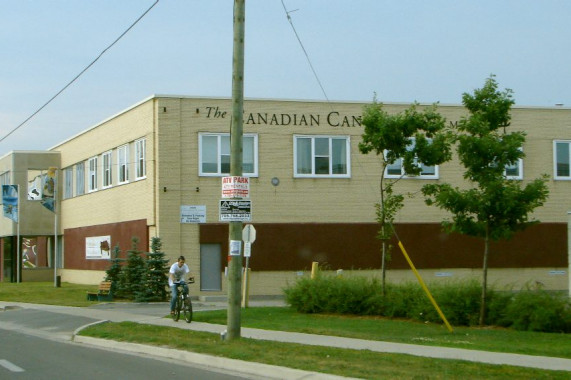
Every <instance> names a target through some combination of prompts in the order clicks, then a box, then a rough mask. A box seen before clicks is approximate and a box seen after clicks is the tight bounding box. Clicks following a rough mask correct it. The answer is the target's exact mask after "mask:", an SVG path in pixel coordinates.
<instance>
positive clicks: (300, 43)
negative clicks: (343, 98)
mask: <svg viewBox="0 0 571 380" xmlns="http://www.w3.org/2000/svg"><path fill="white" fill-rule="evenodd" d="M281 1H282V6H283V7H284V12H285V13H286V16H287V19H288V21H289V23H290V25H291V28H292V29H293V32H294V34H295V36H296V38H297V40H298V41H299V45H300V46H301V50H303V54H305V57H306V58H307V62H308V63H309V67H311V71H313V75H314V76H315V79H316V80H317V83H318V84H319V87H321V91H322V92H323V96H325V99H326V100H327V102H328V103H329V98H328V97H327V94H326V93H325V89H324V88H323V85H322V84H321V81H320V80H319V77H318V76H317V72H316V71H315V69H314V68H313V64H312V63H311V59H309V54H307V51H306V50H305V47H304V46H303V43H302V42H301V38H299V35H298V34H297V31H296V30H295V26H294V25H293V21H292V19H291V16H290V15H289V14H290V13H291V12H295V11H296V10H297V9H295V10H293V11H289V12H288V10H287V8H286V6H285V4H284V0H281Z"/></svg>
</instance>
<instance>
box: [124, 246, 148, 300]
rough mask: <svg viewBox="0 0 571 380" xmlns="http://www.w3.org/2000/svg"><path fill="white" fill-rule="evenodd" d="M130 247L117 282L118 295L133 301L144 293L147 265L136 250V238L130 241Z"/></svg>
mask: <svg viewBox="0 0 571 380" xmlns="http://www.w3.org/2000/svg"><path fill="white" fill-rule="evenodd" d="M131 242H132V246H131V249H130V250H129V251H127V262H126V265H125V266H123V268H122V270H121V277H120V280H119V286H118V290H119V294H121V296H122V297H124V298H128V299H134V298H136V297H137V296H138V295H139V294H142V293H144V289H145V285H146V277H147V263H146V260H145V258H144V257H143V252H142V251H140V250H139V249H138V248H137V245H138V243H139V238H138V237H133V238H132V239H131Z"/></svg>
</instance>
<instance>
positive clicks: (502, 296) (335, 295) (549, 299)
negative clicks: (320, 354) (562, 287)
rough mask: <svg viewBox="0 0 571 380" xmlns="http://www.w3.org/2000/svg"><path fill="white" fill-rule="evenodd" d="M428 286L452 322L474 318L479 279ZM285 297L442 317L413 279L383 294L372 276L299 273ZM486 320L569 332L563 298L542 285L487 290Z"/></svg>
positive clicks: (361, 310) (335, 309)
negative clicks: (541, 288)
mask: <svg viewBox="0 0 571 380" xmlns="http://www.w3.org/2000/svg"><path fill="white" fill-rule="evenodd" d="M429 289H430V292H431V294H432V296H433V297H434V299H435V300H436V302H437V304H438V306H439V307H440V309H441V310H442V312H443V314H444V316H445V317H446V319H447V320H448V322H450V324H452V325H454V326H472V325H476V324H478V323H479V313H480V307H481V297H480V285H479V284H478V282H477V281H475V280H470V281H454V282H449V283H439V284H430V285H429ZM284 294H285V300H286V302H287V303H288V304H289V305H291V306H292V307H293V308H294V309H295V310H297V311H298V312H301V313H308V314H312V313H315V314H317V313H328V314H350V315H364V316H368V315H371V316H374V315H378V316H385V317H390V318H407V319H412V320H417V321H421V322H431V323H442V320H441V318H440V316H439V315H438V313H437V311H436V310H435V308H434V306H433V305H432V303H431V302H430V300H429V299H428V297H427V295H426V293H425V292H424V291H423V290H422V288H421V287H420V285H419V284H417V283H405V284H398V285H397V284H389V285H388V286H387V288H386V293H385V295H383V293H382V289H381V284H380V283H379V280H378V279H376V278H366V277H363V276H348V277H344V276H333V275H327V274H323V273H320V274H319V275H318V276H317V277H316V278H314V279H311V278H308V277H303V278H300V279H298V280H297V281H296V283H295V284H294V285H291V286H288V287H286V288H285V289H284ZM487 313H488V324H495V325H499V326H504V327H512V328H514V329H516V330H530V331H543V332H571V303H570V301H569V299H568V298H566V297H564V296H562V295H557V294H551V293H548V292H544V291H522V292H520V293H518V294H517V295H515V296H514V293H513V292H498V291H494V290H491V291H490V292H489V303H488V309H487Z"/></svg>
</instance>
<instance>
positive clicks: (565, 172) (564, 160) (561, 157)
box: [553, 140, 571, 180]
mask: <svg viewBox="0 0 571 380" xmlns="http://www.w3.org/2000/svg"><path fill="white" fill-rule="evenodd" d="M570 149H571V141H568V140H565V141H562V140H559V141H558V140H556V141H554V142H553V162H554V168H553V171H554V172H555V179H564V180H571V172H570V171H569V170H570V169H569V164H570V161H569V158H570V157H571V154H570Z"/></svg>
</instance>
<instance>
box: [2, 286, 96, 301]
mask: <svg viewBox="0 0 571 380" xmlns="http://www.w3.org/2000/svg"><path fill="white" fill-rule="evenodd" d="M97 288H98V285H77V284H69V283H65V282H64V283H62V284H61V287H59V288H56V287H55V286H54V283H53V282H21V283H19V284H18V283H8V282H0V301H12V302H26V303H39V304H44V305H58V306H78V307H83V306H89V305H93V304H95V303H97V302H94V301H88V300H87V292H97Z"/></svg>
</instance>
